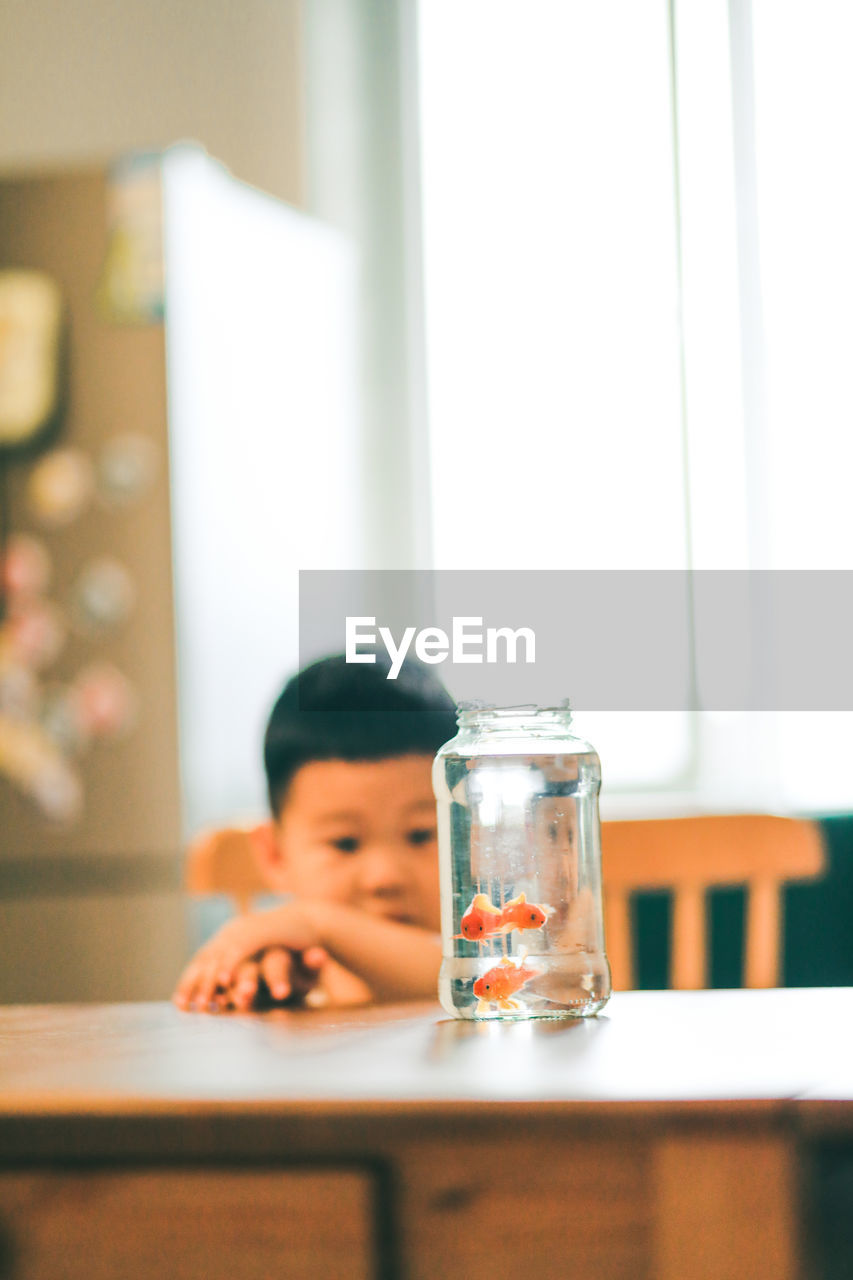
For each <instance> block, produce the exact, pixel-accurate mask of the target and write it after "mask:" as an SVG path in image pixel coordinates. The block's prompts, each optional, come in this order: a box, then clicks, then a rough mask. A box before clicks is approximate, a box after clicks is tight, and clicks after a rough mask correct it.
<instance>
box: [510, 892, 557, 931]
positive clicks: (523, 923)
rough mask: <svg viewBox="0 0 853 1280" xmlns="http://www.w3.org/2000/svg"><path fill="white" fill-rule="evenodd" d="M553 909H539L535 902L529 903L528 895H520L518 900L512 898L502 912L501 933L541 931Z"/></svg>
mask: <svg viewBox="0 0 853 1280" xmlns="http://www.w3.org/2000/svg"><path fill="white" fill-rule="evenodd" d="M551 909H552V908H545V907H539V906H537V905H536V903H535V902H528V901H527V895H526V894H524V893H520V894H519V895H518V897H517V898H512V899H510V901H509V902H507V903H505V904H504V906H503V908H502V910H501V926H500V927H501V932H502V933H511V932H512V930H513V929H519V930H521V929H541V928H542V926H543V924H544V923H545V921H546V920H547V919H548V911H549V910H551Z"/></svg>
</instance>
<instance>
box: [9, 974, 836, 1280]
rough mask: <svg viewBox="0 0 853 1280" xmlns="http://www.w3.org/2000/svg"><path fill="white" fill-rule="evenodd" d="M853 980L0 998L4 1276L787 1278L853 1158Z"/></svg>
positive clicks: (813, 1240)
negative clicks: (363, 1003) (262, 998)
mask: <svg viewBox="0 0 853 1280" xmlns="http://www.w3.org/2000/svg"><path fill="white" fill-rule="evenodd" d="M851 1028H853V989H841V988H835V989H830V988H825V989H820V990H812V991H807V990H772V991H763V992H758V991H737V992H719V991H703V992H644V993H640V992H625V993H620V994H618V995H616V996H614V998H613V1000H612V1001H611V1003H610V1004H609V1005H608V1006H607V1009H606V1010H605V1012H604V1013H603V1014H602V1015H601V1016H600V1017H598V1018H597V1019H594V1020H591V1021H588V1022H565V1023H555V1022H541V1021H540V1022H530V1023H526V1024H525V1023H462V1022H453V1021H450V1020H448V1019H446V1018H445V1017H444V1015H443V1014H442V1012H441V1010H440V1009H439V1008H438V1006H433V1005H426V1006H424V1005H407V1006H396V1007H383V1008H374V1009H364V1010H346V1011H339V1012H335V1013H328V1012H327V1013H322V1012H303V1013H285V1012H275V1013H269V1014H264V1015H258V1014H255V1015H236V1014H231V1015H224V1016H212V1015H200V1014H189V1013H180V1012H178V1011H177V1010H176V1009H174V1008H172V1007H171V1006H170V1005H167V1004H135V1005H114V1006H104V1005H75V1006H70V1005H56V1006H29V1007H25V1006H17V1007H15V1006H13V1007H10V1008H6V1009H5V1010H0V1276H2V1277H3V1278H4V1280H6V1278H7V1277H15V1278H16V1280H66V1278H67V1280H83V1277H85V1280H107V1278H109V1280H112V1278H113V1277H120V1278H121V1280H137V1278H138V1280H149V1278H150V1280H154V1278H155V1277H156V1278H157V1280H173V1278H175V1280H185V1278H186V1280H189V1278H190V1277H192V1280H196V1277H197V1278H198V1280H202V1278H203V1280H220V1277H223V1278H224V1277H227V1280H254V1278H255V1277H258V1280H260V1278H263V1280H270V1278H271V1277H277V1276H283V1277H288V1280H291V1278H292V1280H302V1278H303V1277H305V1278H307V1277H311V1280H327V1278H332V1277H334V1280H339V1278H340V1280H349V1278H350V1277H353V1278H356V1277H358V1278H359V1280H361V1278H362V1277H372V1276H380V1277H384V1278H385V1280H390V1278H391V1277H398V1276H400V1277H403V1276H405V1277H408V1278H409V1280H445V1278H446V1280H456V1277H466V1278H468V1277H471V1278H472V1280H474V1278H475V1277H476V1278H479V1277H485V1278H486V1280H504V1278H507V1280H509V1277H512V1280H518V1277H520V1276H527V1275H529V1276H531V1277H535V1278H536V1280H542V1278H547V1280H550V1278H552V1277H553V1278H554V1280H558V1278H559V1280H574V1278H575V1277H579V1278H580V1277H583V1280H617V1278H618V1280H705V1278H706V1277H707V1280H711V1278H712V1277H713V1280H803V1277H809V1280H810V1278H811V1277H812V1276H816V1277H818V1276H819V1277H823V1276H824V1275H827V1276H829V1275H831V1276H833V1277H834V1276H835V1275H836V1274H838V1275H842V1274H847V1273H846V1272H844V1271H837V1272H836V1271H835V1270H833V1269H832V1268H833V1266H835V1262H836V1261H837V1259H836V1260H835V1261H833V1259H832V1258H831V1257H830V1258H829V1259H827V1256H826V1255H825V1254H824V1256H823V1257H822V1258H821V1248H820V1245H821V1241H822V1240H823V1239H824V1237H825V1233H824V1232H823V1231H822V1229H821V1224H820V1223H819V1222H818V1223H817V1225H816V1224H815V1221H814V1211H813V1203H812V1202H813V1194H812V1188H811V1181H812V1173H813V1170H814V1168H815V1167H816V1166H815V1161H816V1159H817V1158H818V1156H819V1155H820V1153H821V1152H822V1151H823V1150H824V1149H825V1148H826V1146H827V1144H829V1145H830V1146H831V1147H832V1149H833V1150H839V1151H841V1152H842V1153H843V1152H847V1153H848V1154H849V1153H850V1152H853V1066H851V1053H850V1045H851V1035H853V1033H851Z"/></svg>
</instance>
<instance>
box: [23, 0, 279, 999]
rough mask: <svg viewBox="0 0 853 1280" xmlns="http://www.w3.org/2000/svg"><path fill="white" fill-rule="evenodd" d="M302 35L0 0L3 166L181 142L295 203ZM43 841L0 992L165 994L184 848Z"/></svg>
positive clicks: (209, 0) (169, 15) (135, 7)
mask: <svg viewBox="0 0 853 1280" xmlns="http://www.w3.org/2000/svg"><path fill="white" fill-rule="evenodd" d="M301 40H302V36H301V0H168V2H167V0H74V3H73V4H62V3H56V0H0V176H2V175H9V174H20V173H30V172H50V171H54V170H68V169H71V168H77V167H78V166H80V167H81V168H83V169H88V170H92V169H93V168H97V167H99V166H100V165H102V164H103V163H104V162H109V161H111V160H112V159H113V158H114V157H115V156H116V155H119V154H121V153H123V152H126V151H128V150H131V149H135V148H159V147H162V146H165V145H167V144H169V143H171V142H174V141H176V140H178V139H182V138H192V139H195V140H197V141H199V142H201V143H202V144H203V145H204V146H205V147H206V148H207V150H208V152H209V153H210V154H211V155H212V156H215V157H216V158H217V159H220V160H222V161H224V162H225V164H227V165H228V167H229V168H230V169H231V170H232V172H233V173H234V174H235V175H236V176H238V177H240V178H242V179H244V180H245V181H248V182H250V183H253V184H255V185H257V186H259V187H261V188H263V189H266V190H267V191H269V192H271V193H272V194H274V195H276V196H279V197H280V198H282V199H285V200H287V201H289V202H291V203H295V204H300V203H301V202H302V198H303V176H302V175H303V167H304V166H303V123H302V121H303V108H302V98H303V90H302V75H301V63H302V59H301ZM0 254H2V245H0ZM0 264H2V256H0ZM152 340H154V339H153V336H152ZM4 828H5V831H6V834H7V836H8V835H9V833H10V831H11V822H10V815H9V813H8V811H7V812H5V813H4V814H0V834H2V831H3V829H4ZM5 843H6V844H8V840H7V841H6V842H5ZM55 844H56V842H55V841H54V842H53V844H52V846H51V849H47V848H45V849H42V850H40V851H39V852H40V853H41V854H43V855H48V854H49V855H50V856H41V857H38V858H33V857H31V856H22V851H21V850H17V849H13V848H6V849H4V854H5V855H6V856H4V857H3V858H0V1002H15V1001H32V1002H44V1001H65V1000H75V1001H81V1000H83V1001H85V1000H136V999H161V998H165V997H166V996H168V994H169V993H170V991H171V989H172V987H173V985H174V981H175V978H176V976H177V973H178V971H179V968H180V966H181V964H182V963H183V961H184V959H185V957H186V956H187V955H188V953H189V951H190V949H191V947H192V945H193V942H194V938H193V937H192V936H191V930H190V927H189V925H190V923H191V922H190V921H189V920H188V919H187V904H186V902H185V900H184V898H183V895H182V893H181V891H180V859H181V852H180V850H179V849H177V848H175V849H174V850H166V849H165V848H164V849H163V851H162V852H161V854H160V856H158V857H153V856H146V855H144V854H138V855H134V856H126V854H127V851H123V850H118V849H105V848H104V849H101V852H100V853H99V854H98V855H97V856H87V857H75V858H70V857H68V856H66V855H67V850H66V851H64V852H63V851H62V850H61V849H60V850H57V849H56V848H55V847H54V846H55ZM118 854H122V855H125V856H116V855H118Z"/></svg>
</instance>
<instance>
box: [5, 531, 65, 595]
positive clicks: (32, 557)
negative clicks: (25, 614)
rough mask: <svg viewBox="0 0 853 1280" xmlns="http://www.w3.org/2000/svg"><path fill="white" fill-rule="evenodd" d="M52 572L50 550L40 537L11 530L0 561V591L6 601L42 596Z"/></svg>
mask: <svg viewBox="0 0 853 1280" xmlns="http://www.w3.org/2000/svg"><path fill="white" fill-rule="evenodd" d="M52 571H53V569H52V565H51V560H50V553H49V552H48V550H47V547H46V546H45V545H44V543H43V542H42V541H41V540H40V539H39V538H34V537H32V535H31V534H28V533H14V534H12V536H11V537H10V538H9V541H8V542H7V544H6V551H5V554H4V556H3V559H2V563H0V577H2V594H3V595H4V596H5V598H7V599H8V600H9V602H10V603H13V602H14V601H16V600H21V599H30V598H31V597H32V596H38V595H42V594H43V593H44V592H45V591H46V590H47V588H48V586H49V584H50V578H51V573H52Z"/></svg>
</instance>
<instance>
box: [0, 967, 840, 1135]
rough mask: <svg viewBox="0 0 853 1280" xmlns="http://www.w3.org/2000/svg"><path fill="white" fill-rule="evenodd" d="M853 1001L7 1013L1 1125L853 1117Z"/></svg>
mask: <svg viewBox="0 0 853 1280" xmlns="http://www.w3.org/2000/svg"><path fill="white" fill-rule="evenodd" d="M851 1044H853V988H817V989H774V990H769V991H694V992H674V991H666V992H621V993H617V994H616V995H614V996H613V998H612V1000H611V1001H610V1003H609V1004H608V1005H607V1006H606V1008H605V1010H604V1012H603V1013H602V1014H600V1015H599V1016H598V1017H597V1018H592V1019H578V1020H569V1021H559V1022H557V1021H554V1022H551V1021H546V1020H532V1021H529V1022H462V1021H455V1020H452V1019H449V1018H447V1017H446V1016H445V1015H444V1013H443V1011H442V1010H441V1009H440V1007H439V1006H438V1005H433V1004H415V1005H412V1004H409V1005H396V1006H377V1007H373V1008H365V1009H348V1010H339V1011H336V1012H322V1011H300V1012H295V1011H294V1012H291V1011H275V1012H271V1013H266V1014H233V1013H232V1014H224V1015H223V1014H220V1015H213V1014H198V1013H184V1012H180V1011H179V1010H177V1009H175V1008H174V1007H173V1006H172V1005H170V1004H167V1003H162V1004H119V1005H32V1006H27V1005H18V1006H14V1005H13V1006H9V1007H6V1008H4V1009H0V1116H2V1115H9V1114H20V1113H21V1112H24V1111H44V1110H50V1111H75V1112H80V1111H81V1110H87V1111H97V1110H108V1111H116V1110H121V1111H133V1110H138V1111H146V1110H147V1111H160V1110H162V1109H164V1108H176V1109H180V1110H183V1109H184V1108H186V1107H187V1105H195V1106H200V1107H209V1108H223V1107H225V1108H227V1107H231V1106H234V1105H235V1104H259V1105H261V1106H262V1107H264V1108H265V1109H269V1108H273V1109H275V1110H288V1109H299V1108H300V1107H303V1106H305V1105H307V1104H310V1105H311V1107H312V1109H313V1110H316V1109H317V1108H318V1106H319V1107H322V1106H324V1105H328V1106H330V1107H333V1108H335V1109H338V1108H340V1107H341V1105H344V1106H346V1105H347V1104H348V1103H355V1102H358V1103H359V1105H360V1106H364V1105H365V1104H367V1105H370V1104H381V1105H383V1106H384V1105H391V1106H395V1107H405V1106H412V1107H420V1106H423V1105H427V1106H429V1107H430V1108H436V1109H439V1110H440V1109H443V1108H455V1107H460V1106H461V1107H465V1108H468V1109H471V1108H472V1107H476V1105H477V1104H478V1103H493V1104H494V1103H497V1104H502V1103H514V1104H517V1103H519V1102H526V1103H539V1102H551V1103H554V1102H558V1103H561V1104H565V1105H567V1106H568V1105H571V1104H574V1103H585V1104H589V1103H608V1104H609V1103H613V1102H630V1101H634V1102H656V1103H663V1104H672V1105H674V1106H678V1107H679V1108H680V1107H681V1106H682V1105H683V1104H690V1103H701V1102H703V1101H707V1100H718V1101H720V1100H725V1101H748V1100H765V1101H781V1100H792V1099H801V1100H806V1099H812V1100H830V1099H838V1100H850V1099H853V1054H851Z"/></svg>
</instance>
